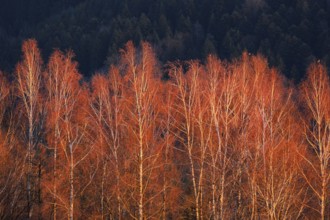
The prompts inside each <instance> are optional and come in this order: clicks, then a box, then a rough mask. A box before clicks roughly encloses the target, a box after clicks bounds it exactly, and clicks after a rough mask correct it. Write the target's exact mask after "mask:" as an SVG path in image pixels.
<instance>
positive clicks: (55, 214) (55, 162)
mask: <svg viewBox="0 0 330 220" xmlns="http://www.w3.org/2000/svg"><path fill="white" fill-rule="evenodd" d="M58 140H59V135H58V124H57V123H56V125H55V146H54V170H53V177H54V180H53V192H54V198H53V200H54V201H53V203H54V205H53V219H54V220H56V219H57V198H56V196H57V186H56V184H57V143H58Z"/></svg>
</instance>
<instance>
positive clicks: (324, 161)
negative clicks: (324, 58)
mask: <svg viewBox="0 0 330 220" xmlns="http://www.w3.org/2000/svg"><path fill="white" fill-rule="evenodd" d="M300 92H301V94H302V98H303V103H304V110H305V111H304V116H303V123H304V128H305V129H304V130H305V132H304V135H305V139H306V142H307V148H308V149H310V152H311V153H310V154H309V155H307V156H304V155H302V154H301V155H302V157H303V159H304V161H305V162H306V164H307V165H308V166H309V169H308V170H310V172H312V173H313V174H314V175H315V178H311V176H309V175H308V174H307V173H306V171H304V170H302V175H303V176H304V178H305V180H306V182H307V183H308V185H309V187H310V188H311V190H312V191H313V193H314V194H315V195H316V198H317V199H318V201H319V207H317V206H318V205H316V207H315V208H314V209H315V210H316V211H317V212H318V213H319V214H320V218H321V219H322V220H323V219H327V215H328V214H329V213H328V212H327V204H328V200H329V198H328V194H329V193H328V188H329V180H330V172H329V160H330V106H329V104H330V83H329V77H328V74H327V70H326V68H325V67H324V66H323V65H321V64H320V63H314V64H311V66H310V67H309V69H308V71H307V79H306V80H305V81H304V82H303V83H302V85H301V89H300Z"/></svg>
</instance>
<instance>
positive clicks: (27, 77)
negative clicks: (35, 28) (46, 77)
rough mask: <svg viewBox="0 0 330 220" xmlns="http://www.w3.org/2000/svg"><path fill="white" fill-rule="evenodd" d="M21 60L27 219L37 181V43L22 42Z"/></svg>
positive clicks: (18, 69)
mask: <svg viewBox="0 0 330 220" xmlns="http://www.w3.org/2000/svg"><path fill="white" fill-rule="evenodd" d="M22 51H23V60H22V61H21V62H20V63H18V65H17V66H16V87H17V95H18V97H19V99H20V101H21V102H22V106H21V112H22V113H23V115H24V118H25V119H26V121H27V123H26V125H22V127H23V129H24V132H23V133H24V134H23V136H24V137H23V138H24V140H23V141H24V142H26V145H27V146H26V148H27V149H26V151H27V152H26V158H27V164H26V192H27V205H26V208H27V209H26V211H27V218H29V219H30V218H32V216H33V207H34V203H35V200H36V196H37V195H36V191H37V189H36V181H35V178H34V175H33V159H34V155H35V152H36V150H37V146H38V142H39V141H40V136H39V131H38V129H39V128H40V126H39V119H40V117H39V116H40V114H39V113H40V112H39V108H40V87H41V73H42V60H41V56H40V52H39V49H38V47H37V42H36V41H35V40H27V41H25V42H24V43H23V46H22Z"/></svg>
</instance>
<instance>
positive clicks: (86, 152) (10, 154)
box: [0, 39, 330, 220]
mask: <svg viewBox="0 0 330 220" xmlns="http://www.w3.org/2000/svg"><path fill="white" fill-rule="evenodd" d="M116 60H117V62H115V63H114V64H112V65H110V67H109V68H108V70H107V71H106V72H102V73H95V74H93V75H92V76H91V77H90V79H89V80H86V79H84V78H83V77H82V75H81V74H80V72H79V70H78V62H77V61H75V58H74V54H73V52H72V51H67V52H62V51H60V50H54V51H53V52H52V53H51V55H50V56H49V58H47V59H46V60H45V59H43V58H42V56H41V53H40V50H39V47H38V44H37V41H36V40H33V39H29V40H26V41H24V42H23V44H22V52H21V58H20V59H19V60H17V64H16V66H15V69H14V71H13V72H12V74H11V77H8V74H4V73H1V74H0V128H1V129H0V163H1V164H0V219H54V220H55V219H70V220H72V219H137V220H144V219H164V220H165V219H196V220H201V219H214V220H216V219H270V220H277V219H321V220H325V219H330V199H329V197H330V188H329V186H330V184H329V182H330V81H329V76H328V72H327V68H326V65H325V63H323V62H322V61H316V62H312V63H311V64H309V67H308V68H307V71H306V74H305V77H304V78H303V79H302V80H301V82H300V83H299V84H296V83H293V82H292V81H290V80H288V79H287V78H286V77H285V76H284V75H283V74H282V73H281V72H280V71H279V70H278V69H276V68H273V67H271V66H270V65H269V63H268V61H267V59H265V58H264V57H263V56H262V55H252V54H249V53H247V52H244V53H242V54H241V55H240V56H239V57H238V58H236V59H232V60H231V61H226V60H222V59H220V58H218V57H217V56H215V55H209V56H207V58H206V59H205V61H199V60H191V61H175V62H168V63H167V64H165V65H164V64H162V62H160V61H159V60H158V59H157V56H156V53H155V50H154V49H153V47H152V46H151V44H149V43H146V42H142V43H140V44H134V43H133V42H132V41H130V42H128V43H126V44H125V45H124V46H123V49H121V50H120V51H119V53H118V57H117V59H116Z"/></svg>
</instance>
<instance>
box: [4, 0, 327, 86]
mask: <svg viewBox="0 0 330 220" xmlns="http://www.w3.org/2000/svg"><path fill="white" fill-rule="evenodd" d="M329 9H330V1H329V0H290V1H288V0H276V1H274V0H203V1H201V0H199V1H198V0H70V1H68V0H57V1H52V0H29V1H26V0H10V1H9V0H2V4H1V7H0V40H1V44H0V67H1V69H3V70H5V71H6V72H12V71H13V69H14V66H15V63H16V62H17V60H19V58H20V56H21V55H20V47H21V45H22V42H23V40H24V39H27V38H35V39H36V40H37V41H38V42H39V46H40V48H41V50H42V51H43V54H42V56H43V57H44V58H47V57H48V56H49V55H50V54H51V53H52V52H53V49H54V48H59V49H61V50H68V49H72V50H73V51H74V52H75V54H76V59H77V61H78V62H79V64H80V66H79V71H80V72H82V73H83V75H84V76H85V77H90V76H91V75H92V74H93V73H94V72H96V71H103V70H105V69H107V66H108V65H109V63H113V62H116V57H118V49H119V48H122V47H123V45H124V44H125V43H126V42H127V41H129V40H132V41H133V42H134V43H136V44H138V43H139V42H141V41H148V42H150V43H151V44H152V45H153V48H154V49H155V50H156V53H157V54H158V56H159V57H158V58H159V60H160V61H161V62H163V63H165V62H167V61H173V60H177V59H180V60H189V59H202V60H205V57H206V56H207V54H210V53H212V54H217V55H218V56H219V57H220V58H221V59H228V60H231V59H232V58H236V57H238V56H240V55H241V54H242V51H244V50H246V51H248V52H249V53H252V54H257V53H260V54H262V55H264V56H265V57H267V59H268V60H269V63H270V65H271V66H275V67H277V68H278V69H279V70H280V71H282V72H283V73H284V74H285V75H286V76H287V77H288V78H290V79H293V80H295V81H300V80H301V79H302V77H303V75H304V73H305V72H306V68H307V66H308V65H309V64H310V63H311V62H312V61H315V60H321V61H322V62H323V63H325V64H326V65H327V66H328V67H329V65H330V53H329V51H330V34H329V22H328V21H329V20H330V13H329Z"/></svg>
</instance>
